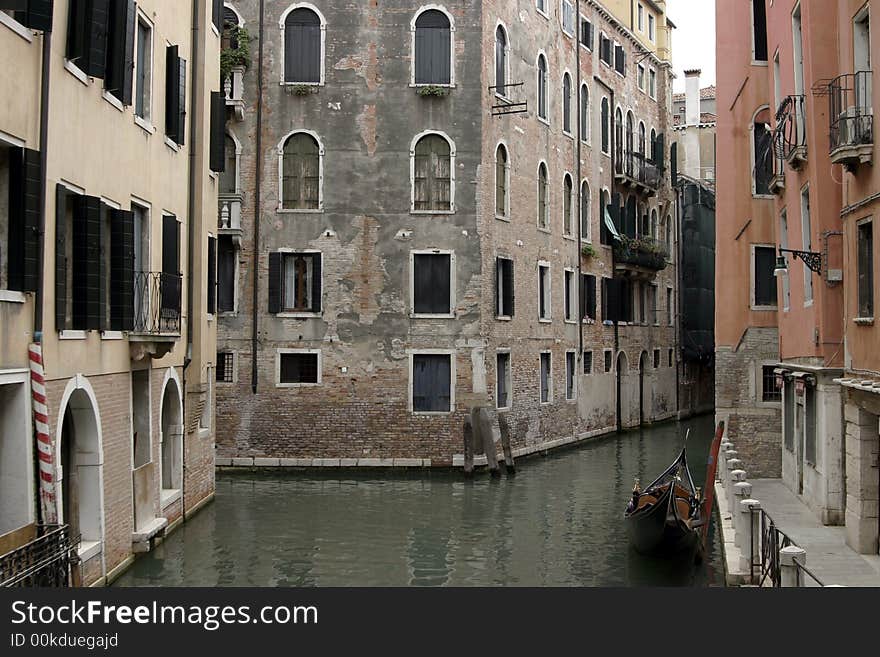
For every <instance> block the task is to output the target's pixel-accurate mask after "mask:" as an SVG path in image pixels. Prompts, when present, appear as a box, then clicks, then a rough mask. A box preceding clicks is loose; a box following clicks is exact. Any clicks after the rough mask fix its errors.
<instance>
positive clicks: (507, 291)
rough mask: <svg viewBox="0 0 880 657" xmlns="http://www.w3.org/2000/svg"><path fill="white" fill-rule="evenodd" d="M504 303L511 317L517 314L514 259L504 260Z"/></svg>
mask: <svg viewBox="0 0 880 657" xmlns="http://www.w3.org/2000/svg"><path fill="white" fill-rule="evenodd" d="M503 301H504V305H505V306H506V307H507V311H508V313H509V315H510V317H513V316H514V315H515V314H516V289H515V288H514V283H513V260H505V261H504V299H503Z"/></svg>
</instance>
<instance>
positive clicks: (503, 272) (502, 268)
mask: <svg viewBox="0 0 880 657" xmlns="http://www.w3.org/2000/svg"><path fill="white" fill-rule="evenodd" d="M514 298H515V297H514V284H513V260H511V259H510V258H500V257H499V258H496V259H495V316H496V317H498V318H499V319H510V318H511V317H513V316H514V312H515V309H514Z"/></svg>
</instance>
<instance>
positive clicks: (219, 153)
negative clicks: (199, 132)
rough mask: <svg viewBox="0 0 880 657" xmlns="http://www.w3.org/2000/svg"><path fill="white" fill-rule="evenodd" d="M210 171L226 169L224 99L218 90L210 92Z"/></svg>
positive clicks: (218, 171)
mask: <svg viewBox="0 0 880 657" xmlns="http://www.w3.org/2000/svg"><path fill="white" fill-rule="evenodd" d="M209 166H210V168H211V171H213V172H214V173H223V172H224V171H226V99H225V98H224V97H223V94H221V93H220V92H219V91H212V92H211V143H210V163H209Z"/></svg>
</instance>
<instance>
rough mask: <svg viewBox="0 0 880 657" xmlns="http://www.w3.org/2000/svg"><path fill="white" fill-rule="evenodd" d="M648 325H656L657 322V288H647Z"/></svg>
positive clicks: (653, 286) (654, 286) (651, 286)
mask: <svg viewBox="0 0 880 657" xmlns="http://www.w3.org/2000/svg"><path fill="white" fill-rule="evenodd" d="M648 323H649V324H654V325H656V324H658V321H657V286H656V285H650V286H649V287H648Z"/></svg>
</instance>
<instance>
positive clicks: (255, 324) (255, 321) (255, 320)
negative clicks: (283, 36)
mask: <svg viewBox="0 0 880 657" xmlns="http://www.w3.org/2000/svg"><path fill="white" fill-rule="evenodd" d="M264 20H265V0H260V27H259V39H260V54H259V55H258V57H257V152H256V160H257V161H256V171H255V175H254V183H255V185H254V265H253V267H252V271H251V276H253V279H254V296H253V300H252V304H251V305H252V307H253V308H252V312H253V316H252V318H251V319H252V329H251V391H252V392H253V394H257V376H258V371H257V349H258V347H259V336H258V333H257V331H258V330H259V316H258V312H257V309H258V304H259V300H260V296H259V294H260V203H261V198H262V194H261V193H260V192H261V185H262V178H263V51H264V50H263V48H264V41H265V39H264V29H265V28H264Z"/></svg>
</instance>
